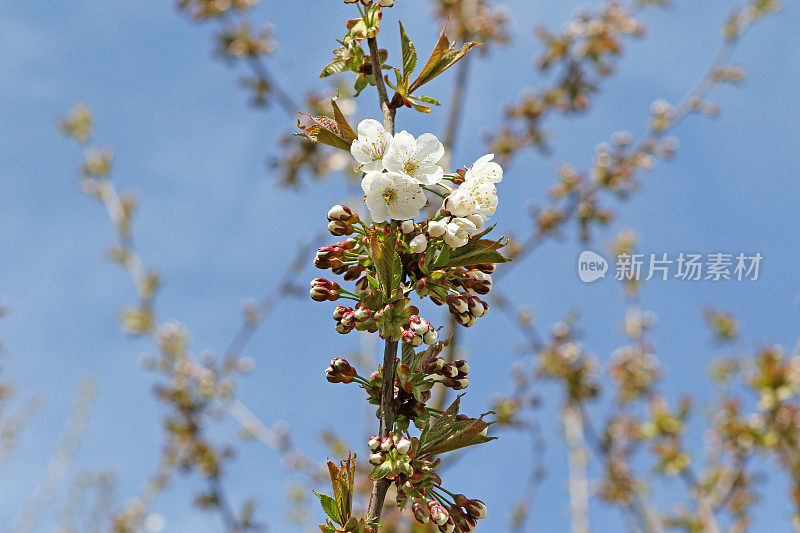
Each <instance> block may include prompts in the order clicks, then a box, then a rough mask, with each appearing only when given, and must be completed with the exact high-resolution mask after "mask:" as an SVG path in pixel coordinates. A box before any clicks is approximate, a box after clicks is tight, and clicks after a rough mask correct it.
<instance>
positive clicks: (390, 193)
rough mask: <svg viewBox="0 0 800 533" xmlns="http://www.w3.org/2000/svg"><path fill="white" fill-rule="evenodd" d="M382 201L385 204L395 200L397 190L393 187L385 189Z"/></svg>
mask: <svg viewBox="0 0 800 533" xmlns="http://www.w3.org/2000/svg"><path fill="white" fill-rule="evenodd" d="M383 201H384V202H386V203H387V204H392V203H394V202H396V201H397V191H395V190H394V189H386V190H385V191H383Z"/></svg>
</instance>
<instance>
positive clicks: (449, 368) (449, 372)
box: [442, 364, 458, 378]
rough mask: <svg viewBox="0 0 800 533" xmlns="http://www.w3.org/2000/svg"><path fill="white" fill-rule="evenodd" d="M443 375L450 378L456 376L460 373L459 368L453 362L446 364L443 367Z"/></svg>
mask: <svg viewBox="0 0 800 533" xmlns="http://www.w3.org/2000/svg"><path fill="white" fill-rule="evenodd" d="M442 375H443V376H446V377H449V378H454V377H456V376H457V375H458V369H457V368H456V366H455V365H453V364H449V365H444V367H443V368H442Z"/></svg>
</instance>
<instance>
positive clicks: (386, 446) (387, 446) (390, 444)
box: [381, 437, 394, 452]
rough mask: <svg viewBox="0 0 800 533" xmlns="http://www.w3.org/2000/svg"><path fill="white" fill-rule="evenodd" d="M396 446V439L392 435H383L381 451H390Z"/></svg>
mask: <svg viewBox="0 0 800 533" xmlns="http://www.w3.org/2000/svg"><path fill="white" fill-rule="evenodd" d="M392 448H394V439H393V438H392V437H383V439H382V440H381V451H383V452H388V451H389V450H391V449H392Z"/></svg>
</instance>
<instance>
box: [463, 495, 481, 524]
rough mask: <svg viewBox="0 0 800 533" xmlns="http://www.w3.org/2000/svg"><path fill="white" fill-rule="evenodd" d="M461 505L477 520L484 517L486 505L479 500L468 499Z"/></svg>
mask: <svg viewBox="0 0 800 533" xmlns="http://www.w3.org/2000/svg"><path fill="white" fill-rule="evenodd" d="M463 507H464V509H466V511H467V513H468V514H469V515H470V516H472V517H474V518H477V519H478V520H483V519H484V518H486V505H485V504H484V503H483V502H482V501H480V500H469V501H468V502H467V503H466V504H465V505H464V506H463Z"/></svg>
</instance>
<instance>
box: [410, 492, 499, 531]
mask: <svg viewBox="0 0 800 533" xmlns="http://www.w3.org/2000/svg"><path fill="white" fill-rule="evenodd" d="M412 500H413V503H412V504H411V511H412V513H413V515H414V519H415V520H416V521H417V522H419V523H420V524H429V523H431V522H433V523H434V524H436V526H437V529H438V530H439V531H440V532H442V533H469V532H471V531H474V530H475V528H476V527H477V525H478V520H481V519H483V518H485V517H486V505H484V503H483V502H482V501H481V500H475V499H469V498H467V497H466V496H464V495H463V494H456V495H455V497H454V498H453V504H452V505H449V506H447V505H445V504H442V503H440V502H439V501H437V500H435V499H427V498H426V497H424V496H423V497H421V498H412Z"/></svg>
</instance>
